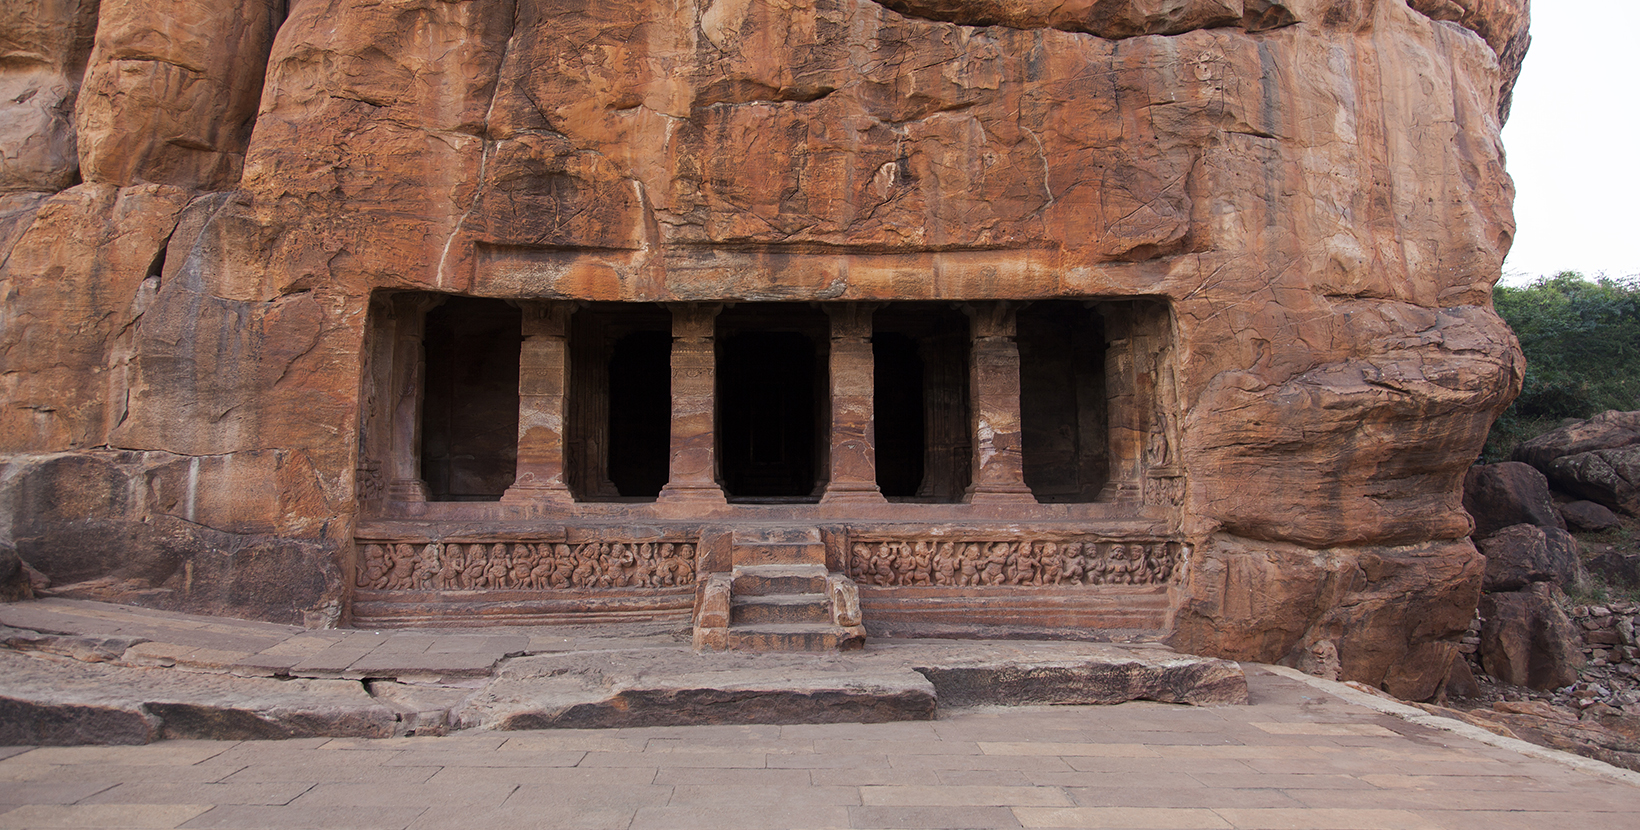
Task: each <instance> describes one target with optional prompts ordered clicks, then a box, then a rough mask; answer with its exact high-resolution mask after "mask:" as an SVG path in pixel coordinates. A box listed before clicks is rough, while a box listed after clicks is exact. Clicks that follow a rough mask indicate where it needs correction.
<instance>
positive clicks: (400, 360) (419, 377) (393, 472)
mask: <svg viewBox="0 0 1640 830" xmlns="http://www.w3.org/2000/svg"><path fill="white" fill-rule="evenodd" d="M442 302H444V299H443V298H442V297H437V296H434V295H430V294H399V295H397V296H395V297H393V299H392V308H393V340H394V342H393V388H392V392H391V394H392V396H393V411H392V417H391V425H390V427H389V429H390V430H391V434H392V438H391V440H390V441H389V443H390V445H391V450H390V452H389V460H388V476H387V500H388V501H427V496H428V493H427V482H425V481H423V480H422V478H421V407H422V402H423V401H425V400H426V397H427V355H426V354H424V353H423V352H422V337H423V335H424V333H425V330H426V327H427V312H428V311H431V310H432V309H434V308H436V307H437V306H438V305H439V303H442Z"/></svg>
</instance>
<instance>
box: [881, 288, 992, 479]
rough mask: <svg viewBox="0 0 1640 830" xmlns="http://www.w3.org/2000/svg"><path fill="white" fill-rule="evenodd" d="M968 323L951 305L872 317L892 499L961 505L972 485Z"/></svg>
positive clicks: (914, 306) (910, 307)
mask: <svg viewBox="0 0 1640 830" xmlns="http://www.w3.org/2000/svg"><path fill="white" fill-rule="evenodd" d="M968 328H969V325H968V318H967V317H966V316H964V315H963V313H962V312H961V311H960V310H959V309H957V308H956V307H955V306H953V305H952V304H950V303H893V304H889V305H887V306H885V307H883V308H881V309H879V310H878V311H877V312H876V313H875V314H874V315H873V317H872V338H871V346H872V356H873V362H874V364H875V369H876V372H875V379H874V380H875V383H874V384H873V385H874V393H873V396H872V397H873V404H874V410H875V412H874V414H875V418H876V450H877V486H878V487H879V488H881V489H882V493H883V496H884V497H886V498H887V499H888V500H890V501H903V502H926V503H946V504H950V503H956V502H960V501H962V498H963V493H964V491H965V490H966V489H967V488H968V481H969V475H970V472H971V470H970V459H969V456H970V454H971V452H972V446H973V442H972V440H971V439H970V436H969V433H970V431H971V429H972V424H970V422H969V421H970V418H971V412H970V408H969V401H968V396H969V393H968V387H969V377H968V343H969V333H968Z"/></svg>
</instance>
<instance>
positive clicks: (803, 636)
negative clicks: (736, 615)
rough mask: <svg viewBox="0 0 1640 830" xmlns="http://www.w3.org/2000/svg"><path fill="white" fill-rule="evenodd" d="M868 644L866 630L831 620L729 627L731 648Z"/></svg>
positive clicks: (843, 647) (836, 647) (813, 648)
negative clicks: (859, 629) (835, 623)
mask: <svg viewBox="0 0 1640 830" xmlns="http://www.w3.org/2000/svg"><path fill="white" fill-rule="evenodd" d="M863 645H865V634H864V633H861V632H859V631H858V630H857V627H855V629H851V628H849V627H845V626H840V625H832V624H831V623H829V622H827V623H761V624H756V625H735V626H731V627H730V628H729V639H728V647H729V650H730V651H844V650H847V649H853V648H859V647H860V646H863Z"/></svg>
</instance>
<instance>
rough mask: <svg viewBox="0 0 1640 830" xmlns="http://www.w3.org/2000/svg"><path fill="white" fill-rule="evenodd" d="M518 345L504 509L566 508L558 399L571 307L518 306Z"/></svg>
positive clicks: (564, 378) (565, 379) (564, 383)
mask: <svg viewBox="0 0 1640 830" xmlns="http://www.w3.org/2000/svg"><path fill="white" fill-rule="evenodd" d="M518 307H519V308H520V309H522V310H523V312H524V322H523V329H524V331H523V334H524V343H523V345H522V346H521V347H520V349H519V354H518V477H517V478H516V479H515V480H514V481H513V485H512V486H511V487H508V488H507V492H506V493H505V494H503V495H502V496H501V501H502V502H503V503H505V504H569V503H571V502H573V501H575V499H574V497H573V496H571V495H570V491H569V486H568V485H567V484H565V482H564V423H565V421H564V398H565V394H564V393H565V390H566V389H567V388H568V387H569V318H570V315H571V314H572V313H574V311H575V305H574V304H573V303H568V302H561V301H560V302H553V301H543V300H527V301H520V302H519V303H518Z"/></svg>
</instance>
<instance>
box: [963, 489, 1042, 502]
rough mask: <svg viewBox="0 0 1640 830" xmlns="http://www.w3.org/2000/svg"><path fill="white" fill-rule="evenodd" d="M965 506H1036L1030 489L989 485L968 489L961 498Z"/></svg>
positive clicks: (1034, 497)
mask: <svg viewBox="0 0 1640 830" xmlns="http://www.w3.org/2000/svg"><path fill="white" fill-rule="evenodd" d="M963 502H964V503H966V504H1036V503H1037V501H1036V496H1034V495H1031V488H1029V487H1027V486H1025V485H1023V484H1007V485H995V484H993V485H990V486H977V487H970V488H968V492H967V493H966V494H965V495H964V497H963Z"/></svg>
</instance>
